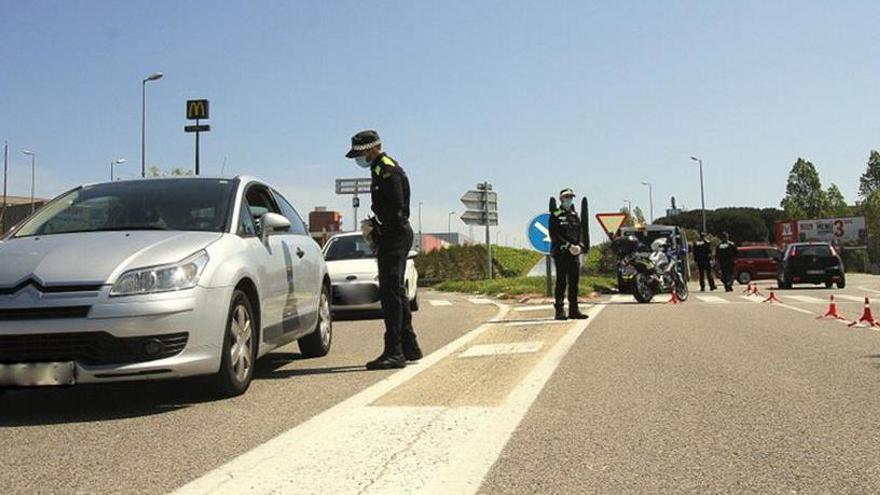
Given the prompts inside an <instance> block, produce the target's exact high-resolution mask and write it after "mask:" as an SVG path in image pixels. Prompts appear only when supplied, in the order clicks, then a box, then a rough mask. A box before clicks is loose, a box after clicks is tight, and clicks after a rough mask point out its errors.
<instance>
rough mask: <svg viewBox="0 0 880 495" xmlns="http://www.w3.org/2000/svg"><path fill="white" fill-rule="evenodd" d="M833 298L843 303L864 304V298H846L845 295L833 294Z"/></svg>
mask: <svg viewBox="0 0 880 495" xmlns="http://www.w3.org/2000/svg"><path fill="white" fill-rule="evenodd" d="M834 298H835V299H843V300H844V301H852V302H865V298H864V297H858V296H848V295H846V294H835V296H834Z"/></svg>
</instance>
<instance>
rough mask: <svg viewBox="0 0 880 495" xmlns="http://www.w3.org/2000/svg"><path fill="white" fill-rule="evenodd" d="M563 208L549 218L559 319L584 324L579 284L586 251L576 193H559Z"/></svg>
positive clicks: (570, 191)
mask: <svg viewBox="0 0 880 495" xmlns="http://www.w3.org/2000/svg"><path fill="white" fill-rule="evenodd" d="M559 201H560V205H559V208H557V209H556V211H554V212H552V213H551V214H550V242H551V250H552V253H553V261H554V262H555V264H556V319H557V320H566V319H568V318H572V319H576V320H584V319H586V318H587V315H585V314H583V313H581V312H580V310H579V309H578V284H579V282H580V278H581V264H580V258H579V257H580V255H581V253H582V252H583V251H584V250H585V249H586V246H584V240H583V230H581V219H580V217H578V214H577V212H576V211H575V210H574V191H572V190H571V189H563V190H562V191H561V192H560V193H559ZM566 285H568V317H566V315H565V310H564V301H565V287H566Z"/></svg>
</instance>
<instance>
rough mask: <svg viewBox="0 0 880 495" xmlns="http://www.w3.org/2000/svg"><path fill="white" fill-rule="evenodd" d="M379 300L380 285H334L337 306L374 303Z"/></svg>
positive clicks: (334, 302) (334, 298) (334, 299)
mask: <svg viewBox="0 0 880 495" xmlns="http://www.w3.org/2000/svg"><path fill="white" fill-rule="evenodd" d="M378 300H379V287H378V286H376V285H375V284H345V285H336V286H334V287H333V304H334V305H335V306H350V305H360V304H372V303H375V302H376V301H378Z"/></svg>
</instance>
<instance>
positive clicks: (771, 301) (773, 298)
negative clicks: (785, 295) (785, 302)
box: [761, 290, 782, 304]
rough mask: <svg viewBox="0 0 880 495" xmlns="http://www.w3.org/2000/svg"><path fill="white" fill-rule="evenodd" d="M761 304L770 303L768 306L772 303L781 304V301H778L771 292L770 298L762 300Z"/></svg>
mask: <svg viewBox="0 0 880 495" xmlns="http://www.w3.org/2000/svg"><path fill="white" fill-rule="evenodd" d="M761 302H765V303H766V302H768V303H770V304H773V303H775V302H777V303H781V302H782V301H780V300H779V299H778V298H777V297H776V293H775V292H773V291H772V290H771V291H770V297H768V298H767V299H764V300H763V301H761Z"/></svg>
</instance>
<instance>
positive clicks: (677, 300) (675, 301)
mask: <svg viewBox="0 0 880 495" xmlns="http://www.w3.org/2000/svg"><path fill="white" fill-rule="evenodd" d="M681 302H682V300H681V298H680V297H678V290H677V289H672V299H670V300H669V302H667V303H666V304H680V303H681Z"/></svg>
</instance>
